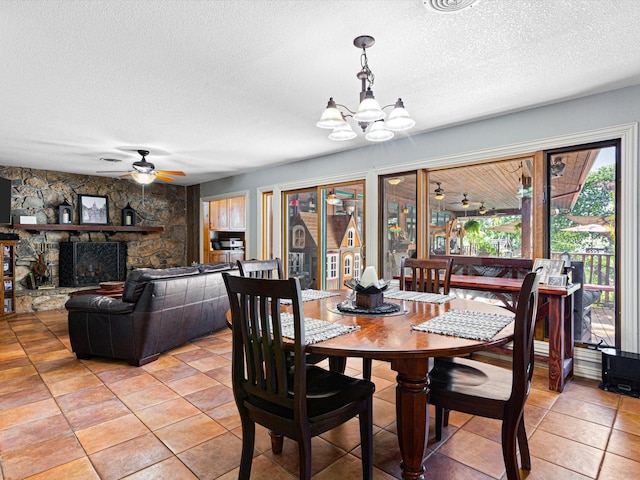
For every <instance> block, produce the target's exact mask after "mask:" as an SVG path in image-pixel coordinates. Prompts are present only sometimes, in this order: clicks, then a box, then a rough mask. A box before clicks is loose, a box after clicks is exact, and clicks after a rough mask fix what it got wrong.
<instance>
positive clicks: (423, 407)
mask: <svg viewBox="0 0 640 480" xmlns="http://www.w3.org/2000/svg"><path fill="white" fill-rule="evenodd" d="M391 368H392V369H393V370H395V371H396V372H398V377H397V381H398V386H397V387H396V418H397V427H398V443H399V445H400V455H401V456H402V465H401V467H402V478H403V479H405V480H407V479H411V480H424V466H423V465H422V460H423V459H424V452H425V448H426V446H427V435H428V433H429V379H428V375H427V373H428V371H429V359H428V358H414V359H410V360H407V359H398V360H393V361H392V362H391Z"/></svg>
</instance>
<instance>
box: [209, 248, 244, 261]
mask: <svg viewBox="0 0 640 480" xmlns="http://www.w3.org/2000/svg"><path fill="white" fill-rule="evenodd" d="M236 260H244V251H243V250H211V251H210V252H209V263H215V262H227V263H235V262H236Z"/></svg>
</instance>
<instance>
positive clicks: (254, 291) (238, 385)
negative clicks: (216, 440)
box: [223, 273, 375, 479]
mask: <svg viewBox="0 0 640 480" xmlns="http://www.w3.org/2000/svg"><path fill="white" fill-rule="evenodd" d="M223 277H224V282H225V286H226V288H227V294H228V296H229V303H230V306H231V317H232V330H233V334H232V338H233V342H232V345H233V349H232V364H231V371H232V373H231V378H232V385H233V394H234V397H235V401H236V405H237V407H238V411H239V413H240V420H241V423H242V456H241V460H240V473H239V475H238V478H240V479H248V478H249V477H250V474H251V463H252V459H253V455H254V443H255V424H256V423H258V424H260V425H263V426H264V427H266V428H268V429H270V430H273V431H276V432H280V433H282V434H283V435H284V436H286V437H288V438H291V439H293V440H295V441H297V442H298V456H299V462H300V465H299V478H302V479H309V478H311V438H312V437H314V436H317V435H320V434H322V433H324V432H326V431H328V430H331V429H333V428H335V427H337V426H338V425H341V424H343V423H345V422H346V421H347V420H349V419H351V418H353V417H355V416H358V418H359V422H360V441H361V447H362V477H363V478H364V479H370V478H373V431H372V425H373V420H372V401H373V400H372V399H373V392H374V391H375V385H374V384H373V383H371V382H369V381H367V380H360V379H356V378H351V377H348V376H346V375H343V374H341V373H337V372H331V371H329V370H325V369H322V368H320V367H318V366H315V365H307V360H306V358H307V357H306V355H305V350H306V346H305V331H304V312H303V309H302V299H301V293H300V282H299V280H298V279H297V278H292V279H289V280H273V279H260V278H249V277H238V276H232V275H228V274H226V273H225V274H223ZM282 299H288V300H290V301H291V305H292V309H291V311H292V312H293V329H294V337H295V340H285V339H284V338H283V331H282V328H283V327H282V318H281V303H280V301H281V300H282ZM289 347H292V349H293V351H294V356H293V358H294V362H295V363H294V366H293V368H290V367H289V366H288V362H287V357H286V352H287V350H288V349H289Z"/></svg>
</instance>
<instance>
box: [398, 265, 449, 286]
mask: <svg viewBox="0 0 640 480" xmlns="http://www.w3.org/2000/svg"><path fill="white" fill-rule="evenodd" d="M452 267H453V259H452V258H437V259H436V258H407V257H402V259H401V260H400V290H405V289H406V290H411V291H414V292H428V293H442V294H444V295H448V294H449V290H450V289H451V269H452ZM407 269H411V283H409V284H407V279H406V277H405V274H406V272H407Z"/></svg>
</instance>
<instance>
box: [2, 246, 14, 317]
mask: <svg viewBox="0 0 640 480" xmlns="http://www.w3.org/2000/svg"><path fill="white" fill-rule="evenodd" d="M0 246H1V247H2V278H0V280H1V281H2V283H1V284H0V285H1V286H2V288H0V292H1V293H0V297H1V298H0V317H4V316H7V315H13V314H14V313H15V311H16V277H15V274H16V241H15V240H0Z"/></svg>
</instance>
